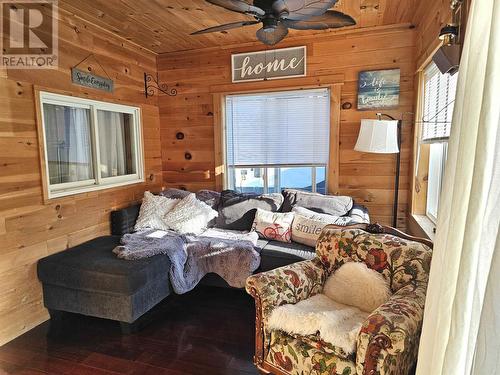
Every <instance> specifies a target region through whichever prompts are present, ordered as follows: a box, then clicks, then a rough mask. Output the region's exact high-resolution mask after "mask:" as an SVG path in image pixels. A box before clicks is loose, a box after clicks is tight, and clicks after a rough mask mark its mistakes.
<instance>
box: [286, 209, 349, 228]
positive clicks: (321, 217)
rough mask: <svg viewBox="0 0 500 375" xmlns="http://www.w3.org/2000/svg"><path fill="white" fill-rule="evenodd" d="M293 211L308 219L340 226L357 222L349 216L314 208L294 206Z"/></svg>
mask: <svg viewBox="0 0 500 375" xmlns="http://www.w3.org/2000/svg"><path fill="white" fill-rule="evenodd" d="M292 212H294V213H295V214H299V215H302V216H305V217H307V218H308V219H313V220H318V221H325V222H328V224H335V225H340V226H346V225H350V224H355V222H354V221H353V220H352V218H350V217H349V216H335V215H329V214H320V213H318V212H315V211H313V210H309V209H307V208H304V207H294V208H293V210H292Z"/></svg>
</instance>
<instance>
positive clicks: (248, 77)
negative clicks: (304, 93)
mask: <svg viewBox="0 0 500 375" xmlns="http://www.w3.org/2000/svg"><path fill="white" fill-rule="evenodd" d="M306 63H307V49H306V46H302V47H292V48H282V49H273V50H268V51H259V52H247V53H239V54H235V55H232V56H231V70H232V81H233V83H237V82H251V81H265V80H271V79H283V78H295V77H305V76H306V68H307V67H306Z"/></svg>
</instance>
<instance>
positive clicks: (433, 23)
mask: <svg viewBox="0 0 500 375" xmlns="http://www.w3.org/2000/svg"><path fill="white" fill-rule="evenodd" d="M450 21H451V8H450V0H422V1H420V2H419V3H418V5H417V8H416V11H415V14H414V17H413V22H414V24H415V25H416V29H417V36H416V45H417V52H416V63H417V69H419V68H421V67H422V65H423V64H424V63H425V62H426V61H427V60H428V59H429V58H430V57H431V56H432V54H433V53H434V51H435V50H436V48H438V46H439V45H440V44H441V41H440V40H439V38H438V36H439V31H440V30H441V28H443V26H445V25H446V24H447V23H448V22H450Z"/></svg>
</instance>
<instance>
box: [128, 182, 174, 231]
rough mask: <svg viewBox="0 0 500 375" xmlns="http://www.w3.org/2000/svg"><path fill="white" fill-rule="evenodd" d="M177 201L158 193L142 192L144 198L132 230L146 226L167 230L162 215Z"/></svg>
mask: <svg viewBox="0 0 500 375" xmlns="http://www.w3.org/2000/svg"><path fill="white" fill-rule="evenodd" d="M179 202H180V199H170V198H165V197H162V196H160V195H154V194H152V193H150V192H149V191H146V192H144V198H143V200H142V204H141V209H140V210H139V217H138V218H137V221H136V222H135V227H134V230H136V231H137V230H141V229H146V228H151V229H160V230H168V226H167V224H166V223H165V221H164V220H163V216H164V215H166V214H167V213H168V212H169V211H170V210H172V209H173V208H174V207H175V205H176V204H177V203H179Z"/></svg>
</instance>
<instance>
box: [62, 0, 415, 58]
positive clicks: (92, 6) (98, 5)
mask: <svg viewBox="0 0 500 375" xmlns="http://www.w3.org/2000/svg"><path fill="white" fill-rule="evenodd" d="M417 1H418V0H339V2H338V3H337V4H336V6H335V8H334V9H337V10H340V11H342V12H344V13H347V14H349V15H351V16H352V17H353V18H354V19H356V21H357V25H356V26H354V27H353V28H368V27H374V26H382V25H392V24H404V23H411V22H412V18H413V14H414V12H415V8H416V4H417ZM59 7H60V8H61V9H63V10H66V11H68V12H70V13H73V14H75V15H76V16H78V17H80V18H82V19H84V20H86V21H89V22H91V23H93V24H95V25H97V26H100V27H102V28H104V29H106V30H109V31H111V32H113V33H115V34H118V35H120V36H121V37H123V38H125V39H127V40H130V41H132V42H134V43H136V44H138V45H140V46H142V47H144V48H147V49H149V50H151V51H153V52H156V53H165V52H174V51H182V50H192V49H198V48H205V47H217V46H223V45H232V44H239V43H247V42H254V41H256V40H257V39H256V37H255V32H256V31H257V30H258V28H259V27H260V26H258V25H257V26H248V27H245V28H240V29H235V30H230V31H227V32H220V33H213V34H204V35H196V36H191V35H189V34H190V33H191V32H193V31H196V30H199V29H203V28H206V27H210V26H215V25H219V24H223V23H229V22H235V21H240V20H247V19H252V18H251V17H249V16H246V15H241V14H238V13H235V12H231V11H227V10H225V9H223V8H220V7H218V6H215V5H212V4H209V3H207V2H205V1H204V0H182V1H181V0H59ZM329 32H330V33H331V32H334V31H331V30H328V31H296V30H290V34H289V36H288V38H290V37H294V36H298V35H311V34H315V33H316V34H317V33H329Z"/></svg>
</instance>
